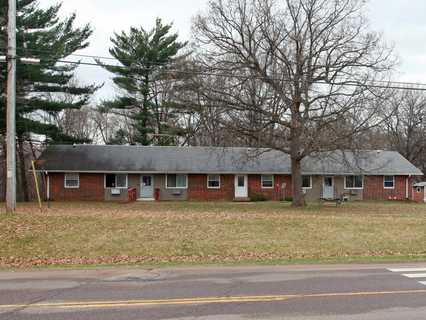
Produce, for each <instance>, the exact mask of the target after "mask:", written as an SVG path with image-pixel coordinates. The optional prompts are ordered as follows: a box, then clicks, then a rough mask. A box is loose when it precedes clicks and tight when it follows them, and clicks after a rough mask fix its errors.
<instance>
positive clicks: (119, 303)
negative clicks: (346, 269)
mask: <svg viewBox="0 0 426 320" xmlns="http://www.w3.org/2000/svg"><path fill="white" fill-rule="evenodd" d="M420 293H421V294H426V289H425V290H401V291H366V292H363V291H361V292H335V293H310V294H286V295H264V296H234V297H232V296H230V297H197V298H181V299H155V300H144V299H140V300H116V301H77V302H52V303H35V304H4V305H0V310H2V309H16V308H58V309H85V308H100V309H102V308H123V307H135V306H161V305H196V304H213V303H218V304H219V303H244V302H274V301H286V300H289V299H301V298H333V297H362V296H383V295H405V294H420Z"/></svg>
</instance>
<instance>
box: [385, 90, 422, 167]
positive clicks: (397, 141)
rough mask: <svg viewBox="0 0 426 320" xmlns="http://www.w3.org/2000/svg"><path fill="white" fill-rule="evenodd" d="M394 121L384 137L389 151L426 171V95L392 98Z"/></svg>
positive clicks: (387, 124) (405, 93)
mask: <svg viewBox="0 0 426 320" xmlns="http://www.w3.org/2000/svg"><path fill="white" fill-rule="evenodd" d="M390 108H391V109H392V110H393V112H392V115H391V116H390V117H386V121H385V125H384V133H385V134H387V141H388V147H389V148H391V149H393V150H397V151H398V152H399V153H401V154H402V155H403V156H404V157H405V158H407V159H408V160H409V161H411V162H412V163H414V164H415V165H417V166H418V167H419V168H421V169H423V172H425V171H426V95H425V94H424V93H419V92H413V91H402V92H397V93H395V95H394V96H393V97H392V100H391V104H390Z"/></svg>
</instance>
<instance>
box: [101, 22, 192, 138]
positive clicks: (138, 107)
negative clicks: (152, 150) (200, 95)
mask: <svg viewBox="0 0 426 320" xmlns="http://www.w3.org/2000/svg"><path fill="white" fill-rule="evenodd" d="M171 28H172V25H171V24H168V25H163V24H162V22H161V19H157V20H156V25H155V27H154V28H153V29H152V30H150V31H145V30H144V29H143V28H134V27H132V28H130V32H129V33H125V32H124V31H123V32H121V33H120V34H117V33H115V34H114V37H112V38H111V41H112V43H113V45H114V46H113V47H112V48H111V49H110V50H109V52H110V54H111V55H112V56H113V57H114V58H116V59H117V60H118V61H119V62H120V64H121V65H120V66H111V65H106V64H103V63H102V62H101V61H99V60H98V61H97V62H98V64H100V65H102V66H103V67H104V68H105V69H106V70H108V71H109V72H111V73H113V74H114V78H113V81H114V84H115V85H116V86H117V87H118V88H119V89H121V92H122V94H121V95H119V96H118V97H117V98H116V99H114V100H112V101H106V102H104V107H107V108H109V109H115V110H119V111H121V112H122V113H123V114H124V115H125V116H127V117H129V118H130V119H131V121H132V125H133V130H132V132H131V133H130V132H127V133H125V132H123V131H122V130H120V132H117V136H116V138H115V139H114V141H115V142H117V141H121V142H124V140H125V137H128V138H127V141H126V142H128V143H131V144H134V143H137V144H142V145H149V144H153V143H156V144H170V143H174V139H167V138H166V139H158V136H167V134H168V133H170V129H171V128H170V127H169V126H168V125H167V119H164V114H163V113H164V112H163V111H162V110H164V108H167V107H168V103H169V101H167V99H165V98H164V94H163V93H160V91H161V90H159V87H160V86H161V85H160V83H161V82H164V81H170V78H168V79H167V76H166V74H165V72H164V71H165V70H167V69H168V68H170V67H171V66H172V63H173V62H174V61H176V60H178V59H179V58H181V57H182V56H180V57H179V56H178V54H179V52H180V50H181V49H182V48H184V47H185V45H186V43H182V42H178V41H177V38H178V35H177V34H170V30H171ZM160 96H161V97H160ZM169 116H170V115H169ZM156 137H157V138H156Z"/></svg>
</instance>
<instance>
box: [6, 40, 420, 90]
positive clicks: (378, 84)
mask: <svg viewBox="0 0 426 320" xmlns="http://www.w3.org/2000/svg"><path fill="white" fill-rule="evenodd" d="M19 49H22V50H26V51H29V52H30V51H32V52H40V53H52V52H51V51H49V50H39V49H28V48H22V47H20V48H19ZM0 50H1V49H0ZM72 56H75V57H81V58H92V59H98V60H101V59H106V60H114V61H117V62H120V60H118V59H116V58H114V57H106V56H97V55H89V54H70V55H68V56H67V57H72ZM55 61H56V62H58V63H65V64H74V65H81V66H95V67H113V68H123V69H126V68H127V66H123V65H118V64H117V65H113V64H104V63H101V64H98V63H94V62H85V61H70V60H65V59H58V60H55ZM122 61H126V62H136V60H130V59H124V60H122ZM144 64H147V65H152V66H168V65H172V64H173V61H169V62H165V63H154V62H152V63H150V62H146V63H144ZM139 69H141V68H139ZM216 70H217V69H216ZM219 70H221V72H223V71H227V69H224V68H221V69H219ZM161 72H162V73H170V74H186V75H199V76H212V77H222V78H236V79H247V76H245V75H237V74H230V73H219V72H211V71H205V70H204V71H200V70H190V71H188V70H178V69H163V70H162V71H161ZM250 78H251V79H257V80H265V79H267V78H266V77H262V76H250ZM268 79H270V80H276V81H283V82H294V80H292V79H283V78H268ZM135 80H140V79H137V78H135ZM315 84H319V85H329V86H330V85H336V86H339V85H341V86H348V87H369V88H376V89H394V90H413V91H426V83H414V82H402V81H385V80H372V81H367V82H366V83H358V82H346V83H339V82H336V81H335V82H327V81H316V82H315Z"/></svg>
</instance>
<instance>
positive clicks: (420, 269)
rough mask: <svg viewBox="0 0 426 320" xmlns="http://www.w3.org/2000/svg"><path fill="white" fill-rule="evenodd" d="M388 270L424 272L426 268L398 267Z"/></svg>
mask: <svg viewBox="0 0 426 320" xmlns="http://www.w3.org/2000/svg"><path fill="white" fill-rule="evenodd" d="M388 270H389V271H391V272H426V268H400V269H388Z"/></svg>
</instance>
